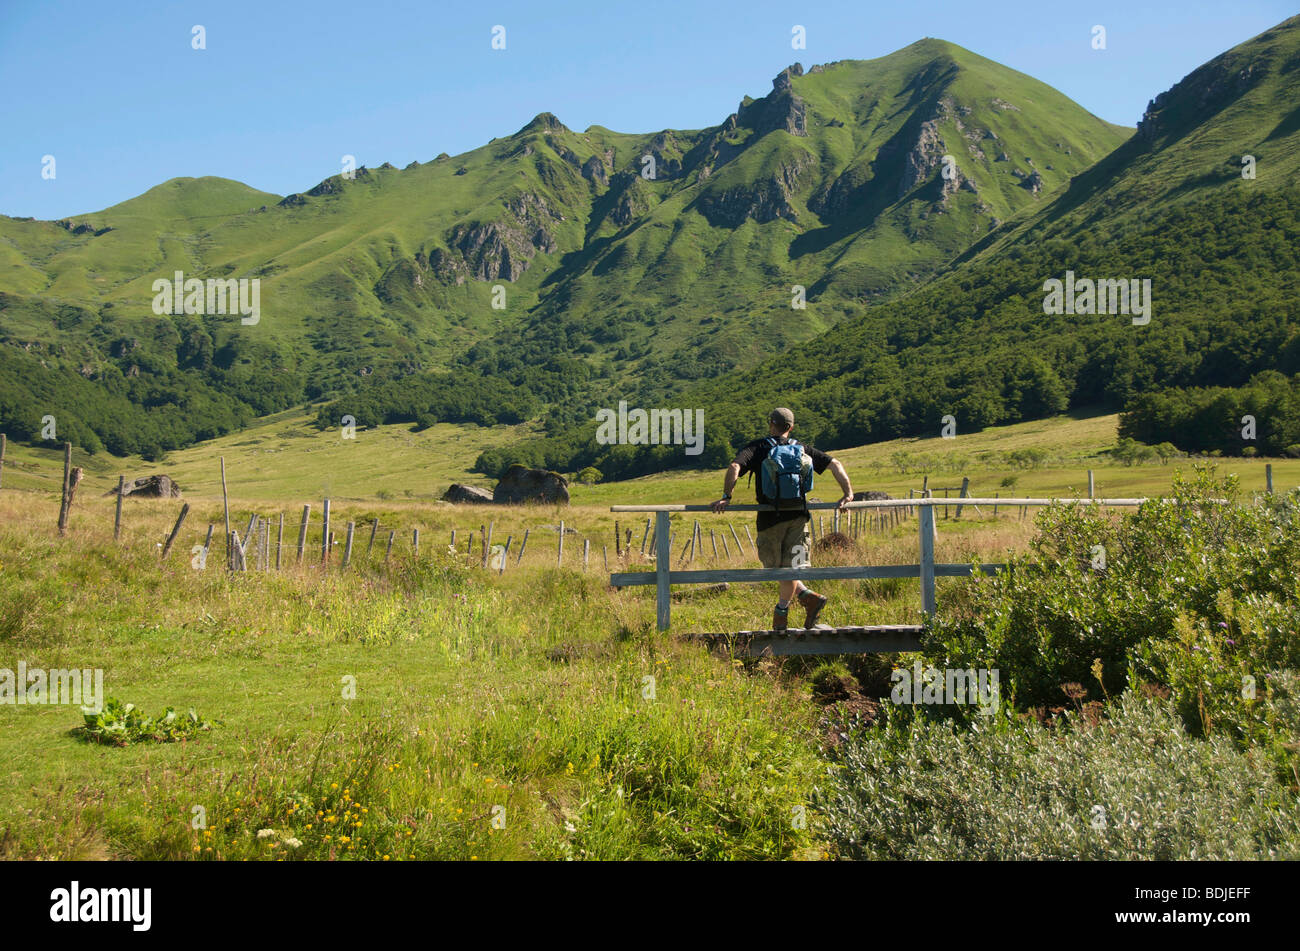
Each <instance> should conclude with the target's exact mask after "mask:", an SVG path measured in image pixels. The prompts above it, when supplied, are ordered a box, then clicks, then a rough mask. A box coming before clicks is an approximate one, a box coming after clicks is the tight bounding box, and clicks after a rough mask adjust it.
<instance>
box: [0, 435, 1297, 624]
mask: <svg viewBox="0 0 1300 951" xmlns="http://www.w3.org/2000/svg"><path fill="white" fill-rule="evenodd" d="M5 441H6V440H5V437H4V434H2V433H0V479H2V478H3V472H4V469H3V465H4V450H5ZM63 448H64V452H63V492H62V498H61V500H60V505H59V520H58V528H59V534H60V535H65V534H67V531H68V518H69V514H70V511H71V509H72V504H73V500H74V497H75V493H76V489H77V486H78V485H79V484H80V482H81V479H82V470H81V469H80V468H79V467H75V468H74V467H73V466H72V446H71V443H67V442H65V443H64V447H63ZM1265 478H1266V492H1267V493H1269V494H1271V493H1272V491H1273V471H1272V465H1271V464H1269V465H1266V466H1265ZM124 483H125V477H124V476H121V477H119V479H118V486H117V491H116V495H117V499H116V505H115V511H114V523H113V538H114V539H115V540H119V539H120V537H121V531H122V499H123V498H124V495H123V486H124ZM928 483H929V477H928V476H927V477H926V479H925V481H924V482H923V483H922V487H921V489H920V490H919V493H920V494H919V495H918V496H917V497H913V493H914V492H915V491H916V490H909V492H908V495H909V497H908V498H906V499H902V498H899V499H863V500H855V501H852V502H847V503H844V504H842V505H841V504H840V503H838V502H815V501H809V502H808V503H807V506H806V507H807V509H808V510H809V514H810V519H809V528H810V535H811V538H812V541H813V543H814V544H815V545H817V546H818V548H820V549H823V550H824V549H825V548H827V547H851V546H850V545H848V544H846V543H850V542H852V541H853V540H855V539H858V538H860V537H862V536H863V535H864V534H867V533H870V532H880V533H882V534H883V533H886V532H893V531H894V530H895V529H896V528H898V527H899V526H900V525H901V524H903V523H904V521H905V520H906V519H908V518H910V517H917V518H918V522H919V524H918V526H917V532H918V539H919V547H920V558H919V560H918V562H917V563H916V564H908V565H837V566H831V567H822V568H814V567H810V566H805V567H802V568H793V567H792V568H770V569H769V568H759V569H736V568H729V567H728V568H716V567H714V568H705V569H686V570H681V566H683V565H691V564H693V563H694V562H695V560H696V559H697V558H699V559H701V560H706V559H708V558H709V552H710V551H711V552H712V562H713V564H715V565H717V564H718V563H720V562H721V563H730V562H731V561H733V559H734V558H736V557H737V556H739V557H757V555H758V551H757V546H756V544H755V539H754V536H753V535H752V534H751V532H750V529H749V525H748V524H746V525H744V526H743V528H744V539H743V540H742V538H741V535H740V533H739V532H737V530H736V527H735V525H734V524H732V523H731V522H725V521H724V522H722V523H721V527H720V529H719V530H718V531H716V532H715V531H714V529H713V528H706V527H705V526H704V525H702V524H701V522H700V520H699V519H695V520H694V521H693V524H692V525H691V526H689V531H688V532H686V533H684V535H685V537H686V540H685V541H684V542H683V543H682V548H681V551H680V553H679V555H678V568H677V569H674V568H673V566H672V553H673V550H674V547H675V545H676V543H678V542H682V536H681V535H678V534H677V533H674V532H673V529H672V525H671V523H670V516H671V515H673V514H685V513H691V512H711V511H712V505H711V504H692V503H680V504H664V505H614V506H610V509H609V511H610V512H611V513H613V514H615V515H616V516H617V515H637V516H638V518H637V520H635V521H634V522H633V523H631V524H627V525H625V524H624V523H623V522H622V520H620V519H618V518H616V519H615V520H614V526H613V531H614V557H615V563H616V564H627V563H630V562H633V561H634V560H639V559H646V558H648V559H649V563H650V564H651V565H653V568H654V570H653V571H641V572H615V573H612V574H610V575H609V580H610V584H611V586H613V587H616V588H617V587H625V586H637V585H650V584H653V585H655V586H656V604H657V617H658V624H659V628H660V629H661V630H667V628H668V623H669V604H670V601H671V595H670V588H671V586H672V585H673V584H715V585H716V584H727V583H729V582H733V581H734V582H741V583H755V582H767V581H783V580H792V579H800V580H817V579H859V578H919V579H920V582H921V600H922V607H923V609H924V610H925V611H926V613H927V614H931V615H933V614H934V613H935V589H934V581H935V578H936V577H959V576H968V575H970V574H972V572H973V571H975V570H978V571H980V572H981V573H983V572H986V571H990V572H991V571H997V570H1000V569H1001V568H1002V565H998V564H988V565H979V566H978V567H973V566H972V565H970V564H960V565H959V564H937V563H936V562H935V560H934V545H935V540H936V539H937V536H938V526H937V524H936V518H935V510H936V509H939V508H942V509H943V510H944V514H945V517H947V516H948V512H949V509H952V510H954V511H953V514H952V518H953V519H960V518H961V515H962V511H963V510H964V509H967V508H970V509H974V510H975V511H977V512H979V513H980V515H981V516H983V507H990V508H991V509H992V512H993V516H994V517H995V518H996V517H997V515H998V510H999V508H1008V509H1010V508H1015V509H1018V511H1019V514H1020V517H1021V518H1022V519H1023V518H1024V517H1025V515H1026V513H1027V512H1028V510H1029V509H1030V508H1032V507H1041V506H1048V505H1052V504H1055V503H1057V502H1078V503H1081V504H1093V505H1102V506H1128V507H1132V506H1138V505H1141V504H1143V503H1144V502H1146V501H1149V500H1148V499H1146V498H1095V497H1092V495H1093V490H1094V486H1095V483H1094V480H1093V473H1092V471H1091V470H1089V471H1088V488H1089V496H1090V497H1088V498H1061V497H1025V498H1020V497H1006V498H1004V497H1000V496H999V495H997V494H995V495H994V496H993V497H992V498H988V497H982V496H981V497H977V496H972V495H971V494H970V479H969V478H964V479H963V480H962V484H961V485H960V486H949V487H939V486H936V487H933V488H931V487H929V485H928ZM0 484H2V483H0ZM936 491H942V492H944V493H945V497H944V498H937V497H935V496H934V493H935V492H936ZM950 491H955V492H958V493H959V494H958V495H957V496H956V497H948V493H949V492H950ZM221 495H222V513H223V517H224V531H223V537H224V539H225V547H226V551H225V555H226V567H227V569H228V570H230V571H249V570H262V571H269V570H271V569H272V565H274V568H275V569H276V570H279V569H281V568H282V567H283V565H284V562H285V560H286V558H285V543H284V534H285V519H286V517H285V513H284V512H283V511H281V512H277V513H276V514H275V516H274V517H272V516H267V515H264V514H262V513H259V512H252V513H250V514H249V518H248V522H247V524H246V526H245V527H244V530H243V533H242V534H241V533H240V531H239V530H238V529H237V528H234V527H232V526H231V512H230V498H229V493H228V487H227V479H226V465H225V458H224V457H222V458H221ZM358 501H359V500H358ZM311 508H312V506H311V504H304V505H303V506H302V513H301V516H300V522H299V527H298V538H297V544H296V546H295V545H294V544H293V542H292V541H291V542H290V549H289V550H290V552H292V553H293V560H294V563H295V564H303V563H304V562H305V561H308V560H314V559H313V556H311V555H310V554H309V553H308V550H307V542H308V534H309V528H310V527H311ZM190 510H191V505H190V503H189V502H185V503H184V504H182V506H181V509H180V512H179V514H178V516H177V519H176V522H175V524H174V525H173V527H172V529H171V531H170V532H169V533H168V534H167V535H166V540H165V543H164V542H162V541H160V542H158V546H157V547H158V548H159V549H161V552H160V561H161V560H165V559H166V558H167V557H168V555H169V554H170V553H171V551H172V549H173V547H174V546H175V543H176V541H177V539H178V537H179V535H180V533H181V529H182V527H183V526H184V523H185V521H186V518H187V516H188V515H189V513H190ZM771 510H772V507H771V506H763V505H756V504H735V505H729V506H728V507H727V510H726V511H727V512H736V513H739V512H761V511H771ZM821 511H827V512H829V513H830V532H829V533H828V532H827V531H826V527H827V525H826V518H825V516H823V515H820V514H818V515H816V516H813V515H812V513H813V512H821ZM332 514H333V513H332V512H331V500H330V499H329V498H325V499H323V505H322V507H321V514H320V519H319V521H320V529H319V532H320V534H319V538H320V555H319V561H318V563H319V564H320V565H321V566H328V565H329V564H330V563H331V562H332V561H334V560H335V557H336V556H335V549H336V548H337V547H339V545H340V544H341V545H342V553H341V557H339V558H338V561H339V563H340V565H341V567H342V568H344V569H346V568H349V567H352V563H353V560H354V556H355V557H357V558H359V560H361V561H363V562H366V563H369V562H370V561H371V559H372V558H373V557H374V548H375V545H376V543H378V544H380V545H382V546H383V549H384V554H383V561H384V562H385V563H387V562H389V561H390V560H391V558H392V555H393V550H394V547H395V546H397V545H398V537H399V536H398V531H399V530H398V529H396V528H389V527H382V531H383V532H384V534H381V520H380V519H379V518H378V517H373V518H370V519H368V520H367V521H366V522H362V523H360V526H359V527H360V531H361V533H362V534H363V535H364V536H365V551H364V553H363V554H359V547H360V540H359V539H360V537H361V536H359V535H358V523H357V522H356V521H355V520H352V521H348V522H346V523H345V525H343V526H337V527H336V524H335V522H334V521H333V520H332ZM640 515H646V516H648V517H647V518H646V520H645V524H644V526H642V525H641V524H640V520H639V516H640ZM272 526H274V540H272ZM215 528H216V525H215V524H209V525H208V526H207V531H206V535H205V537H204V541H203V544H202V545H195V546H193V547H192V548H191V549H190V551H191V552H192V553H193V554H194V558H193V559H192V563H193V564H194V566H195V567H196V568H205V567H206V566H207V557H208V554H209V552H210V550H211V545H212V539H213V534H214V531H215ZM367 529H368V531H367ZM444 530H445V529H444ZM495 530H496V522H495V520H492V519H483V520H482V521H481V522H480V524H479V526H478V528H477V539H476V530H475V529H474V528H473V527H471V528H470V529H468V531H467V532H466V533H465V536H464V537H465V539H466V545H465V548H464V550H463V551H464V553H465V555H466V556H467V558H468V560H469V563H470V564H471V565H472V564H475V563H477V564H478V565H479V566H480V567H482V568H484V569H486V570H495V571H497V573H498V574H502V573H504V572H505V570H506V568H507V567H510V563H511V555H514V565H515V566H519V565H521V564H522V562H523V558H524V555H525V553H526V552H527V551H528V550H529V542H530V540H533V539H534V537H535V536H536V535H537V534H543V533H550V532H555V534H556V546H555V549H554V559H555V560H554V564H555V566H556V567H563V566H564V565H565V538H566V536H569V535H572V536H574V540H575V541H581V543H582V544H581V567H582V570H583V571H587V570H589V568H590V562H591V559H592V557H593V555H594V554H595V552H594V550H593V538H594V539H596V540H597V541H599V539H600V538H601V537H602V536H603V533H604V531H606V530H605V529H602V530H601V532H600V533H598V534H596V535H594V536H593V535H587V534H583V533H580V532H576V531H575V530H574V529H573V528H572V526H571V525H566V523H565V521H564V520H560V522H559V525H558V526H557V525H542V526H528V527H525V528H524V531H523V534H522V536H521V537H520V540H519V545H518V547H517V548H515V547H514V541H515V536H514V534H513V533H510V534H507V536H506V539H505V542H504V543H503V544H502V543H498V544H494V543H493V539H494V537H496V538H497V539H498V540H499V538H500V536H499V535H496V533H495ZM408 531H409V535H408V534H407V533H408ZM461 531H462V529H459V528H452V529H450V537H449V542H448V549H449V550H450V551H451V552H454V553H456V554H457V555H459V554H461V553H462V549H461V548H460V547H458V545H457V541H458V536H459V533H460V532H461ZM401 532H402V536H401V537H402V538H403V539H405V538H408V537H409V539H410V546H411V547H410V552H411V554H412V556H413V557H414V558H415V559H417V560H418V559H419V557H420V544H421V540H422V539H421V528H420V527H419V526H413V527H411V528H410V529H409V530H408V529H402V530H401ZM706 532H707V533H708V545H707V546H706V544H705V533H706ZM313 534H314V533H313ZM637 534H639V535H640V541H639V544H638V542H637V538H636V536H637ZM336 536H337V537H336ZM833 536H838V538H834V537H833ZM428 537H429V536H428V535H425V536H424V538H425V539H428ZM729 539H730V542H729V541H728V540H729ZM476 541H477V544H476ZM719 542H720V543H721V551H719V547H718V546H719ZM819 543H820V544H819ZM401 544H402V545H405V542H404V541H403V542H402V543H401ZM733 544H734V546H735V547H734V553H733V549H732V545H733ZM181 547H182V548H184V547H185V546H184V545H182V546H181ZM433 547H434V545H432V544H431V545H429V548H430V549H432V548H433ZM546 548H547V549H549V546H546ZM747 549H748V550H747ZM538 550H539V549H538V545H537V543H536V542H535V541H534V542H533V546H532V551H533V552H535V553H536V552H538ZM571 550H575V554H574V555H572V556H570V563H573V562H576V561H577V558H578V556H577V554H576V549H571ZM399 551H400V549H399ZM609 554H610V553H609V546H608V544H607V543H603V542H602V543H600V553H599V555H600V558H601V564H602V565H603V568H604V571H605V572H609V567H610V558H609ZM535 557H536V556H535ZM550 557H551V554H550V552H549V551H545V554H544V558H545V559H546V560H549V559H550Z"/></svg>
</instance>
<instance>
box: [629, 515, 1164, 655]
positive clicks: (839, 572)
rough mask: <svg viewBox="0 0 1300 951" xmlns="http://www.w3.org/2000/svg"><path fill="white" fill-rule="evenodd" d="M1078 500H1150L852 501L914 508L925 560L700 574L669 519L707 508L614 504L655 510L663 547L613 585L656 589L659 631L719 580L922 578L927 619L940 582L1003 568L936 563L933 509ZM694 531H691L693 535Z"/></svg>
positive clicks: (923, 601)
mask: <svg viewBox="0 0 1300 951" xmlns="http://www.w3.org/2000/svg"><path fill="white" fill-rule="evenodd" d="M1071 501H1077V502H1081V503H1083V504H1090V505H1106V506H1137V505H1141V504H1142V503H1143V502H1145V501H1147V500H1146V499H1040V498H1010V499H998V500H995V499H976V498H970V497H966V498H961V499H936V498H922V499H888V500H879V501H863V502H849V503H847V504H846V505H845V506H844V508H845V509H849V510H853V509H887V508H902V507H912V508H914V509H915V510H916V512H917V514H918V516H919V522H918V526H917V536H918V541H919V547H920V560H919V561H918V563H917V564H914V565H836V566H833V567H828V568H814V567H805V568H716V569H705V570H696V571H674V570H672V568H671V565H670V560H671V557H672V552H671V550H670V548H669V545H668V539H669V532H670V526H669V516H670V515H671V514H672V513H674V512H709V511H712V508H711V506H708V505H614V506H611V507H610V511H611V512H652V513H654V518H655V536H656V539H657V542H658V548H657V550H656V552H655V570H654V571H632V572H615V573H613V574H611V575H610V576H609V583H610V585H612V586H613V587H616V588H617V587H625V586H633V585H654V586H655V605H656V618H657V623H658V627H659V630H661V631H666V630H668V626H669V620H670V607H671V604H672V596H671V587H672V585H674V584H717V583H719V582H733V581H735V582H747V583H753V582H762V581H795V580H797V581H817V580H824V579H859V578H919V579H921V607H922V610H923V611H924V612H925V613H926V615H928V616H931V617H932V616H934V614H935V612H936V604H935V584H934V582H935V579H936V578H956V577H967V576H969V575H971V574H972V573H973V572H974V571H975V570H979V571H980V572H981V573H992V572H995V571H998V570H999V569H1001V568H1002V567H1003V566H1002V565H1000V564H981V565H979V566H977V567H976V566H973V565H969V564H963V565H958V564H937V563H936V562H935V560H934V540H935V530H936V527H935V521H934V510H935V509H936V508H939V507H941V506H948V505H970V506H976V505H993V504H994V503H995V502H1001V503H1002V504H1003V505H1020V506H1025V507H1030V506H1045V505H1052V504H1053V503H1055V502H1071ZM839 507H840V506H839V504H838V503H836V502H810V503H809V504H808V508H809V509H838V508H839ZM727 511H728V512H737V511H739V512H765V511H766V512H770V511H774V510H773V508H772V507H771V506H768V505H730V506H728V507H727ZM694 534H695V532H692V535H694Z"/></svg>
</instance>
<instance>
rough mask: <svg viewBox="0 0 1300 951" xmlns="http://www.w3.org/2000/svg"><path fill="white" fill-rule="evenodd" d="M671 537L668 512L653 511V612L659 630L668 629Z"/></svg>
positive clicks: (670, 595)
mask: <svg viewBox="0 0 1300 951" xmlns="http://www.w3.org/2000/svg"><path fill="white" fill-rule="evenodd" d="M672 557H673V553H672V539H671V538H670V536H669V530H668V513H667V512H656V513H655V613H656V615H657V621H658V624H659V630H661V631H666V630H668V612H669V606H670V605H671V604H672V590H671V588H670V587H669V585H668V570H669V568H670V567H671V563H672Z"/></svg>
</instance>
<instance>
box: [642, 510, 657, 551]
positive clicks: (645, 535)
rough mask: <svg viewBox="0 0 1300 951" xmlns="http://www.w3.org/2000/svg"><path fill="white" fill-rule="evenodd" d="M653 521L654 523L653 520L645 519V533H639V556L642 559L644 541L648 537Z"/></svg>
mask: <svg viewBox="0 0 1300 951" xmlns="http://www.w3.org/2000/svg"><path fill="white" fill-rule="evenodd" d="M653 521H654V519H653V518H648V519H646V520H645V531H644V532H642V533H641V555H642V556H643V557H644V555H645V543H646V539H647V538H649V537H650V523H651V522H653Z"/></svg>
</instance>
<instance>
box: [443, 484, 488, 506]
mask: <svg viewBox="0 0 1300 951" xmlns="http://www.w3.org/2000/svg"><path fill="white" fill-rule="evenodd" d="M442 500H443V501H444V502H455V503H458V504H477V505H485V504H491V502H492V493H491V492H489V491H487V489H479V488H476V487H474V486H472V485H463V484H461V483H460V482H453V483H452V484H451V487H450V488H448V489H447V491H446V492H444V493H443V495H442Z"/></svg>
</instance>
